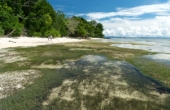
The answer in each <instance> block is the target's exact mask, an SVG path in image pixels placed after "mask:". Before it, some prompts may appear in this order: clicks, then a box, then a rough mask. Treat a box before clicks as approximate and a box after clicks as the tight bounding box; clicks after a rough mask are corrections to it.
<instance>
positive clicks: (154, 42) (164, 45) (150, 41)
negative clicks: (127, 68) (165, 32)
mask: <svg viewBox="0 0 170 110" xmlns="http://www.w3.org/2000/svg"><path fill="white" fill-rule="evenodd" d="M110 41H112V42H114V44H112V45H111V46H117V47H121V48H130V49H141V50H147V51H150V52H157V53H159V54H156V55H148V56H144V57H145V58H149V59H152V60H155V61H158V62H163V63H166V64H170V60H169V59H170V57H169V56H170V44H169V42H170V38H130V37H127V38H112V39H109V40H108V39H105V40H103V41H102V42H110ZM134 44H135V45H134Z"/></svg>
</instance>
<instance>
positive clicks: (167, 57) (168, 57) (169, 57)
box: [143, 54, 170, 65]
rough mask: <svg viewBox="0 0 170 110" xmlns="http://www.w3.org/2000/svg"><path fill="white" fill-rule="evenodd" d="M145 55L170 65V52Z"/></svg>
mask: <svg viewBox="0 0 170 110" xmlns="http://www.w3.org/2000/svg"><path fill="white" fill-rule="evenodd" d="M143 57H144V58H149V59H152V60H155V61H157V62H161V63H165V64H168V65H170V54H155V55H145V56H143Z"/></svg>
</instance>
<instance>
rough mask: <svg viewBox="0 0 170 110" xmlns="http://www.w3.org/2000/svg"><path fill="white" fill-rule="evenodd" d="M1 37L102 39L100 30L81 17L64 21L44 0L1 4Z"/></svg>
mask: <svg viewBox="0 0 170 110" xmlns="http://www.w3.org/2000/svg"><path fill="white" fill-rule="evenodd" d="M0 13H1V14H0V26H1V33H0V35H4V34H5V35H8V36H11V35H12V36H20V35H22V34H23V32H22V31H23V30H24V29H25V30H26V31H25V32H24V33H25V34H26V35H28V36H44V37H45V36H48V35H49V34H51V35H53V36H74V37H80V36H81V37H87V36H90V37H103V34H102V31H103V26H102V25H101V24H100V23H99V24H98V23H97V22H96V21H94V20H92V21H91V22H88V21H87V20H85V19H84V18H82V17H76V16H73V17H70V18H66V17H65V14H64V13H63V12H61V11H57V12H56V11H55V10H54V9H53V7H52V6H51V4H49V3H48V1H47V0H15V1H12V0H1V1H0Z"/></svg>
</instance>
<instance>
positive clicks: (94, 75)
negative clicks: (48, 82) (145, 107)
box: [42, 55, 170, 109]
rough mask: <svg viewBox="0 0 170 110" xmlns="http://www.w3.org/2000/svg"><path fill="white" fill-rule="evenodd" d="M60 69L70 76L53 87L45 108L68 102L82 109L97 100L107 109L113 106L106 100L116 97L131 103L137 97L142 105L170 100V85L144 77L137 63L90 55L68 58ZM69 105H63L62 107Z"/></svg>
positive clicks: (45, 101)
mask: <svg viewBox="0 0 170 110" xmlns="http://www.w3.org/2000/svg"><path fill="white" fill-rule="evenodd" d="M57 71H58V72H59V73H60V74H63V73H67V75H68V76H70V79H67V80H65V81H63V83H62V85H61V86H59V87H56V88H53V89H52V92H51V94H49V95H48V97H47V99H46V100H44V101H43V103H42V104H43V105H44V107H47V106H48V105H49V104H50V103H52V102H55V103H56V104H57V105H61V104H62V102H63V101H64V102H65V103H66V104H69V103H72V104H73V105H74V106H79V107H81V108H82V109H83V108H84V109H90V108H89V107H90V106H89V104H91V103H93V102H95V103H96V104H97V105H96V106H98V107H99V108H103V107H105V106H109V105H107V104H108V103H105V102H112V101H113V100H114V98H118V99H119V101H121V100H126V101H127V102H128V101H130V100H135V103H136V104H142V103H141V101H142V102H151V103H152V105H151V106H156V105H158V104H162V103H167V102H166V101H167V100H166V99H168V98H170V89H169V88H166V87H164V86H162V85H161V84H160V83H159V82H157V81H155V80H154V79H151V78H149V77H146V76H144V75H143V74H142V73H141V72H140V71H139V70H138V69H137V68H135V67H134V66H133V65H131V64H129V63H127V62H124V61H109V60H107V58H106V57H104V56H100V55H88V56H85V57H83V58H82V59H80V60H78V61H67V62H65V64H64V65H63V67H62V68H60V69H59V68H58V69H57ZM96 98H97V99H100V100H101V101H99V100H97V99H96ZM106 100H107V101H106ZM79 102H81V103H79ZM82 104H83V106H82ZM144 104H146V103H144ZM119 106H120V105H119ZM60 107H61V106H60ZM65 107H66V106H64V105H63V107H61V108H62V109H65ZM69 107H70V109H72V108H71V106H69ZM73 108H74V107H73Z"/></svg>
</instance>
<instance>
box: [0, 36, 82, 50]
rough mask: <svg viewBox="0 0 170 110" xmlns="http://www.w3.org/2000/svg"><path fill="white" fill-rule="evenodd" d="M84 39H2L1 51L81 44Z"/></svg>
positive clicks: (0, 39) (0, 43)
mask: <svg viewBox="0 0 170 110" xmlns="http://www.w3.org/2000/svg"><path fill="white" fill-rule="evenodd" d="M81 41H85V40H84V39H83V40H82V39H72V38H66V37H63V38H54V39H52V40H48V39H47V38H32V37H17V38H0V49H2V48H9V47H19V46H21V47H28V46H38V45H47V44H57V43H67V42H81Z"/></svg>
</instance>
